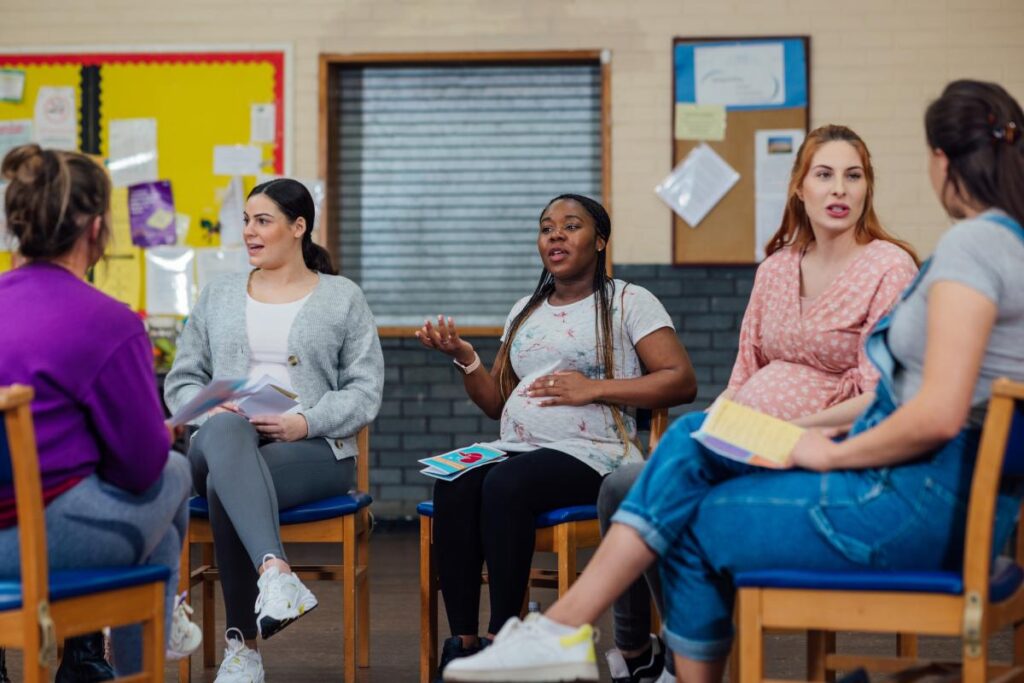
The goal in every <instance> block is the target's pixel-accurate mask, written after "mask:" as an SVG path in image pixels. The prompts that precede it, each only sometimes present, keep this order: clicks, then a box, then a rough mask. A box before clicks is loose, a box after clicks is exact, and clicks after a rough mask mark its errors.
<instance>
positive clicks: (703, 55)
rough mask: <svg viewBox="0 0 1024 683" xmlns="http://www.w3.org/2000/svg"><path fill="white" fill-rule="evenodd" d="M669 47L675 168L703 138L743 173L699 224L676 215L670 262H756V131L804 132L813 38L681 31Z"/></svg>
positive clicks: (690, 263) (807, 111)
mask: <svg viewBox="0 0 1024 683" xmlns="http://www.w3.org/2000/svg"><path fill="white" fill-rule="evenodd" d="M672 51H673V54H672V57H673V65H674V69H673V98H672V99H673V104H672V106H673V119H674V125H673V139H672V165H673V167H675V166H676V165H677V164H679V163H680V162H681V161H683V160H684V159H686V158H687V157H688V155H690V153H691V152H692V151H693V150H694V149H695V148H697V147H699V146H702V145H705V144H706V145H708V146H709V147H710V148H711V149H712V150H713V151H714V152H715V153H716V154H717V155H718V156H720V157H721V158H722V160H724V161H725V163H726V164H728V166H729V167H730V168H731V169H733V170H734V171H736V172H737V173H738V175H739V180H738V181H737V182H736V184H735V185H733V186H732V187H731V189H729V190H728V191H727V192H726V194H725V195H724V196H723V197H722V198H721V199H720V200H719V201H718V202H717V203H716V204H715V205H714V206H713V208H711V209H710V211H708V213H707V214H706V215H705V216H704V217H703V219H701V220H700V222H699V223H698V224H697V225H696V226H691V225H690V224H688V223H687V222H686V221H685V220H683V218H681V217H680V216H678V215H675V214H673V216H672V262H673V264H676V265H683V264H685V265H698V264H699V265H709V264H713V265H725V264H746V263H753V262H755V259H756V253H757V249H756V246H757V245H756V242H757V239H756V236H755V221H756V220H757V210H758V209H757V202H758V201H759V200H758V198H757V196H756V178H757V173H758V172H759V170H758V169H757V167H756V166H757V164H756V149H755V139H756V135H757V133H758V132H759V131H761V132H765V133H767V132H770V131H786V130H799V131H804V132H806V131H807V129H808V124H809V122H810V54H811V51H810V38H809V37H807V36H786V37H755V38H676V39H675V40H674V41H673V45H672ZM716 110H717V115H716ZM683 111H685V112H686V115H687V116H689V117H690V118H689V120H690V122H691V125H690V126H689V127H688V129H687V132H686V133H681V131H680V129H681V128H682V127H683V126H682V125H681V123H682V122H684V118H683V117H682V116H681V114H682V113H683ZM695 117H699V118H695ZM801 137H802V134H801ZM786 176H787V177H788V170H787V173H786ZM779 218H781V215H780V216H779ZM765 222H766V223H767V221H765ZM775 225H776V227H777V225H778V224H777V223H776V224H775ZM761 246H762V247H763V244H762V245H761Z"/></svg>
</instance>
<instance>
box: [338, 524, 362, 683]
mask: <svg viewBox="0 0 1024 683" xmlns="http://www.w3.org/2000/svg"><path fill="white" fill-rule="evenodd" d="M342 529H343V531H342V538H343V539H344V540H343V541H342V543H343V545H342V549H341V550H342V567H341V573H342V581H343V582H344V583H343V585H342V589H341V595H342V601H341V602H342V607H341V609H342V612H343V613H344V627H343V636H344V639H345V642H344V644H343V648H344V657H345V683H355V680H356V610H357V609H359V606H358V605H357V604H356V603H357V600H356V592H357V591H356V542H355V540H356V519H355V516H354V515H348V516H346V517H345V518H344V519H343V520H342Z"/></svg>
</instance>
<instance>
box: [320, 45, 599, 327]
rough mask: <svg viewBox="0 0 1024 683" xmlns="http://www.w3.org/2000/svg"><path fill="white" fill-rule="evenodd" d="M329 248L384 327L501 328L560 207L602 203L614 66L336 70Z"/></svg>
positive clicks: (533, 278)
mask: <svg viewBox="0 0 1024 683" xmlns="http://www.w3.org/2000/svg"><path fill="white" fill-rule="evenodd" d="M331 86H332V87H331V88H330V93H331V95H330V97H331V102H330V106H331V108H332V109H333V111H334V112H335V114H334V115H333V116H332V117H331V120H332V127H333V130H332V131H331V133H332V134H331V137H330V138H329V144H330V145H331V152H330V159H331V168H330V169H329V172H328V177H329V178H330V179H332V184H333V187H332V188H331V191H333V194H334V196H333V198H332V210H331V213H330V214H329V221H330V223H329V229H330V230H333V231H335V232H334V235H332V239H331V240H330V242H331V244H333V245H334V246H335V248H336V250H337V253H336V254H335V255H334V256H335V260H336V262H337V263H338V264H339V265H340V270H341V273H342V274H343V275H345V276H347V277H349V278H351V279H353V280H355V281H356V282H357V283H359V285H360V286H361V287H362V288H363V291H364V292H365V293H366V298H367V300H368V301H369V304H370V307H371V309H372V310H373V313H374V316H375V317H376V320H377V324H378V325H380V326H381V327H406V328H407V327H412V326H419V325H421V324H422V323H423V319H424V317H425V316H436V315H437V314H439V313H443V314H446V315H451V316H454V317H455V318H456V321H457V322H458V323H459V324H460V325H462V326H463V327H470V326H473V327H498V328H500V327H501V326H502V325H503V324H504V322H505V317H506V315H507V314H508V312H509V310H510V308H511V307H512V304H513V303H515V301H516V300H517V299H519V298H520V297H522V296H525V295H527V294H529V293H530V292H532V291H533V289H534V287H535V286H536V283H537V278H538V276H539V275H540V271H541V262H540V258H539V256H538V255H537V247H536V239H537V222H538V218H539V215H540V212H541V209H542V208H543V207H544V205H545V204H546V203H547V202H548V201H549V200H550V199H551V198H552V197H554V196H556V195H558V194H562V193H565V192H574V193H579V194H584V195H588V196H591V197H594V198H596V199H598V200H600V199H601V189H602V134H601V133H602V128H601V126H602V121H601V94H602V93H601V88H602V76H601V65H600V64H599V63H598V61H597V60H594V62H593V63H584V64H581V63H579V62H576V63H571V64H558V63H554V64H551V63H542V64H534V63H524V64H522V65H517V64H438V65H417V66H391V65H384V66H382V65H361V64H352V65H344V66H343V67H342V68H338V69H333V70H332V72H331Z"/></svg>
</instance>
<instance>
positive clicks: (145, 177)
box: [107, 119, 159, 187]
mask: <svg viewBox="0 0 1024 683" xmlns="http://www.w3.org/2000/svg"><path fill="white" fill-rule="evenodd" d="M108 131H109V132H108V134H109V136H110V138H109V139H110V160H109V161H108V162H107V168H108V169H109V170H110V179H111V180H112V181H113V183H114V187H127V186H129V185H135V184H137V183H146V182H149V181H151V180H156V179H157V178H158V177H159V176H158V175H157V156H156V119H117V120H114V121H111V122H110V126H109V129H108Z"/></svg>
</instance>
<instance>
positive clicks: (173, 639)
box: [167, 592, 203, 662]
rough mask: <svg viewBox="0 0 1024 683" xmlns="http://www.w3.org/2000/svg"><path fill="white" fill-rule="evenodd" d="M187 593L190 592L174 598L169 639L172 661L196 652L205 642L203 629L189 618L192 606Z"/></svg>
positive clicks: (169, 658) (169, 657) (168, 645)
mask: <svg viewBox="0 0 1024 683" xmlns="http://www.w3.org/2000/svg"><path fill="white" fill-rule="evenodd" d="M187 595H188V593H187V592H185V593H182V594H181V595H179V596H176V597H175V598H174V611H173V612H171V634H170V637H168V639H167V659H168V660H169V661H172V662H174V661H177V660H179V659H185V657H188V656H189V655H191V654H192V653H193V652H195V651H196V649H197V648H198V647H199V645H200V644H202V642H203V629H201V628H199V626H198V625H197V624H193V623H192V620H191V619H189V615H190V614H192V607H191V606H190V605H189V604H188V603H187V602H185V596H187Z"/></svg>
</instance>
